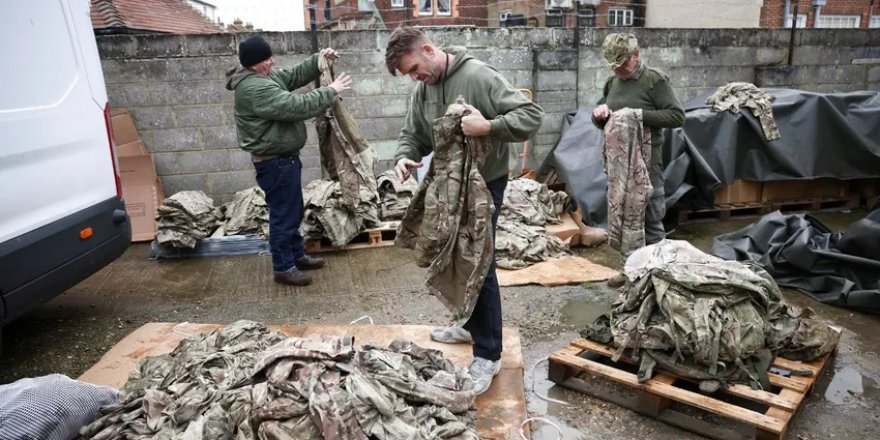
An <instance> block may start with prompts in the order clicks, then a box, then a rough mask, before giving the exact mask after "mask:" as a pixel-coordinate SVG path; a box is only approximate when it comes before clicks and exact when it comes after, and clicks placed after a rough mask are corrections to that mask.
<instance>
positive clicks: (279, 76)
mask: <svg viewBox="0 0 880 440" xmlns="http://www.w3.org/2000/svg"><path fill="white" fill-rule="evenodd" d="M319 56H324V57H328V58H337V57H338V55H337V53H336V51H334V50H333V49H324V50H322V51H321V53H320V54H314V55H312V56H311V57H309V58H307V59H306V60H305V61H303V62H301V63H299V64H298V65H296V66H294V67H293V69H291V70H286V69H281V68H273V67H272V66H273V65H274V64H275V58H274V57H273V56H272V48H271V47H270V46H269V43H267V42H266V40H264V39H263V38H261V37H259V36H254V37H250V38H248V39H246V40H244V41H242V42H241V43H240V44H239V45H238V59H239V61H240V62H241V66H239V67H235V68H232V69H230V70H229V71H227V72H226V80H227V82H226V88H227V89H228V90H232V91H233V92H235V128H236V132H237V133H238V145H239V147H241V149H242V150H244V151H247V152H248V153H250V154H251V159H252V161H253V163H254V168H255V169H256V171H257V184H258V185H259V186H260V188H262V189H263V191H264V192H265V193H266V204H267V205H268V207H269V248H270V249H271V250H272V268H273V270H274V271H275V282H277V283H281V284H290V285H297V286H304V285H308V284H309V283H311V282H312V277H311V276H310V275H308V274H306V273H303V272H302V271H303V270H309V269H319V268H321V267H323V266H324V260H323V259H321V258H316V257H311V256H308V255H306V253H305V248H304V247H303V238H302V235H301V234H300V231H299V227H300V224H301V223H302V219H303V193H302V162H300V159H299V150H301V149H302V147H303V145H304V144H305V143H306V126H305V123H303V121H305V120H306V119H309V118H312V117H314V116H315V115H317V114H318V113H320V112H321V111H323V110H324V109H326V108H327V107H329V106H330V105H331V104H332V103H333V100H334V98H335V97H336V95H337V94H339V93H340V92H342V91H343V90H348V89H350V88H351V78H350V77H349V76H348V75H346V74H344V73H343V74H341V75H339V76H338V77H337V78H336V80H335V81H334V82H333V83H332V84H330V85H329V86H325V87H319V88H317V89H315V90H312V91H310V92H308V93H304V94H295V93H293V91H294V90H296V89H298V88H300V87H303V86H305V85H308V84H309V83H310V82H312V81H314V80H316V79H318V78H319V77H320V74H321V72H320V71H319V70H318V57H319Z"/></svg>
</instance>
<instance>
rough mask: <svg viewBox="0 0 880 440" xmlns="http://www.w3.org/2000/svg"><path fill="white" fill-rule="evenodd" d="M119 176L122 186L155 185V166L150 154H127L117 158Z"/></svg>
mask: <svg viewBox="0 0 880 440" xmlns="http://www.w3.org/2000/svg"><path fill="white" fill-rule="evenodd" d="M119 178H120V179H121V180H122V186H133V185H155V184H156V167H155V165H153V158H152V157H150V156H128V157H120V158H119Z"/></svg>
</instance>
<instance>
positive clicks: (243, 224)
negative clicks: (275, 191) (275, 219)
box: [211, 186, 269, 237]
mask: <svg viewBox="0 0 880 440" xmlns="http://www.w3.org/2000/svg"><path fill="white" fill-rule="evenodd" d="M222 210H223V216H224V218H225V219H226V221H225V222H224V223H223V225H221V226H220V227H219V228H217V230H216V231H214V233H213V234H212V235H211V237H223V236H225V235H251V234H259V235H262V236H263V237H268V236H269V207H268V206H267V205H266V194H265V193H264V192H263V190H262V189H260V187H258V186H255V187H252V188H248V189H245V190H242V191H239V192H237V193H235V197H234V198H233V200H232V201H231V202H229V203H227V204H225V205H223V208H222Z"/></svg>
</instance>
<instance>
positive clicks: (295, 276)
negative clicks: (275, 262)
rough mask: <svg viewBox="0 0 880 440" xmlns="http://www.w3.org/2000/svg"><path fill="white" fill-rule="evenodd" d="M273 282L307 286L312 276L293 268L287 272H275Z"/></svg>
mask: <svg viewBox="0 0 880 440" xmlns="http://www.w3.org/2000/svg"><path fill="white" fill-rule="evenodd" d="M275 282H276V283H278V284H288V285H291V286H308V285H309V284H311V283H312V276H311V275H309V274H307V273H305V272H303V271H301V270H298V269H296V268H293V269H291V270H288V271H287V272H275Z"/></svg>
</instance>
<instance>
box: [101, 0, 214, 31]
mask: <svg viewBox="0 0 880 440" xmlns="http://www.w3.org/2000/svg"><path fill="white" fill-rule="evenodd" d="M197 3H198V4H200V5H207V6H210V4H209V3H207V2H202V1H200V2H197ZM90 12H91V18H92V27H93V28H94V29H95V33H96V34H98V35H105V34H139V33H167V34H210V33H216V32H222V30H221V29H220V28H219V27H218V26H216V25H215V24H214V23H212V22H211V20H209V19H208V18H206V17H205V16H204V15H202V14H203V12H204V11H202V12H200V11H197V10H195V9H194V8H193V6H192V5H190V4H189V3H187V2H186V1H185V0H91V11H90Z"/></svg>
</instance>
